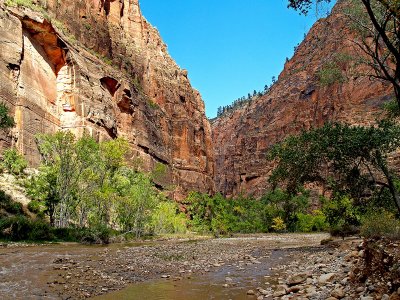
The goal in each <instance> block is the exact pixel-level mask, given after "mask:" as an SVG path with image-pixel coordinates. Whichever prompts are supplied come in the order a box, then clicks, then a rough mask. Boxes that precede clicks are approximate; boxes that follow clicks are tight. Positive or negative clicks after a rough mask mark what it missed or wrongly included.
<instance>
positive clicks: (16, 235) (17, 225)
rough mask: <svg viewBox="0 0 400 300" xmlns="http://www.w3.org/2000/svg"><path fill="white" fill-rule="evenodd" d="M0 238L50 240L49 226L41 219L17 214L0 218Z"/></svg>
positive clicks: (51, 237)
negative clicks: (32, 218)
mask: <svg viewBox="0 0 400 300" xmlns="http://www.w3.org/2000/svg"><path fill="white" fill-rule="evenodd" d="M0 238H5V239H10V240H13V241H19V240H51V239H53V238H54V236H53V234H52V232H51V228H50V226H49V225H48V224H47V223H45V222H44V221H42V220H31V219H29V218H28V217H26V216H23V215H17V216H12V217H6V218H2V219H0Z"/></svg>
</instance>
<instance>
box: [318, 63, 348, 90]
mask: <svg viewBox="0 0 400 300" xmlns="http://www.w3.org/2000/svg"><path fill="white" fill-rule="evenodd" d="M317 76H318V78H319V83H320V84H321V85H322V86H330V85H332V84H334V83H343V82H344V81H345V77H344V75H343V74H342V70H341V69H340V68H339V67H338V65H337V64H336V63H335V62H328V63H326V64H325V65H324V66H323V67H322V68H321V69H320V70H319V71H318V72H317Z"/></svg>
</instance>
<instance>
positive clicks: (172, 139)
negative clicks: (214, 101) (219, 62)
mask: <svg viewBox="0 0 400 300" xmlns="http://www.w3.org/2000/svg"><path fill="white" fill-rule="evenodd" d="M28 2H29V5H25V6H17V5H16V3H17V2H16V3H15V5H13V1H0V47H1V51H0V102H3V103H5V104H6V105H7V106H8V107H9V108H10V112H11V114H12V115H13V117H14V119H15V122H16V126H15V128H13V130H12V131H11V132H3V133H2V134H1V135H0V140H1V141H0V147H2V148H4V147H9V146H11V145H13V146H15V147H16V148H17V149H18V150H19V151H20V152H21V153H23V154H24V155H25V157H26V158H27V159H28V161H29V162H30V164H31V165H33V166H37V165H38V164H39V161H40V155H39V152H38V150H37V145H36V142H35V134H37V133H53V132H56V131H58V130H71V131H72V132H73V133H74V134H75V135H76V136H78V137H79V136H82V135H83V134H84V133H87V134H90V135H91V136H92V137H95V138H96V140H97V141H104V140H107V139H111V138H116V137H123V138H125V139H126V140H128V142H129V144H130V146H131V153H130V155H131V161H132V162H134V161H137V160H138V158H139V160H140V164H141V168H143V169H144V170H152V169H154V168H155V167H156V166H157V164H162V165H163V166H164V169H166V174H165V175H164V176H163V177H162V178H161V179H159V182H157V186H158V187H159V188H160V189H164V190H166V191H167V192H168V193H169V196H170V197H171V198H173V199H175V200H180V199H182V198H183V197H185V195H186V194H187V193H188V191H191V190H198V191H201V192H205V193H213V192H214V182H213V174H214V158H213V149H212V146H211V128H210V124H209V122H208V120H207V118H206V117H205V112H204V103H203V101H202V99H201V96H200V94H199V92H198V91H196V90H194V89H193V88H192V86H191V85H190V82H189V80H188V73H187V71H186V70H183V69H181V68H180V67H179V66H178V65H177V64H176V63H175V62H174V60H173V59H172V58H171V57H170V56H169V54H168V52H167V47H166V45H165V44H164V42H163V41H162V40H161V37H160V35H159V33H158V31H157V30H156V29H155V28H154V27H152V26H151V25H150V24H149V23H148V22H147V21H146V19H145V18H144V17H143V16H142V14H141V11H140V7H139V2H138V0H124V1H108V0H106V1H95V0H92V1H87V0H79V1H70V2H68V1H62V2H60V1H55V0H53V1H52V0H50V1H28ZM28 2H27V3H28ZM26 6H28V7H26Z"/></svg>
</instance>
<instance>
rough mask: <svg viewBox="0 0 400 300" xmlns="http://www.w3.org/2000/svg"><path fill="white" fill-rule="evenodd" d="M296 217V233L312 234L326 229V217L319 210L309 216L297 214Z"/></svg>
mask: <svg viewBox="0 0 400 300" xmlns="http://www.w3.org/2000/svg"><path fill="white" fill-rule="evenodd" d="M296 217H297V222H296V231H300V232H312V231H324V230H327V229H328V224H327V222H326V216H325V214H324V213H323V212H322V211H321V210H314V211H313V212H312V213H311V214H305V213H298V214H297V215H296Z"/></svg>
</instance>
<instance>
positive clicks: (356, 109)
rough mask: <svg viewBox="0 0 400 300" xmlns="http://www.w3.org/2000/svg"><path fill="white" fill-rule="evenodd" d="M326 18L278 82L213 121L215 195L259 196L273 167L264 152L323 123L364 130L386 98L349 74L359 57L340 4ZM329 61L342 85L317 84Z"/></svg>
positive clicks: (384, 88)
mask: <svg viewBox="0 0 400 300" xmlns="http://www.w3.org/2000/svg"><path fill="white" fill-rule="evenodd" d="M344 2H345V1H339V2H338V5H337V6H336V7H335V8H334V10H333V13H332V15H331V16H329V17H327V18H324V19H321V20H319V21H318V22H316V24H315V25H314V26H313V27H312V29H311V30H310V31H309V33H308V34H307V36H306V37H305V39H304V41H303V42H302V43H301V44H300V45H299V47H297V50H296V52H295V54H294V56H293V57H292V58H291V59H290V60H288V61H287V62H286V64H285V67H284V70H283V72H282V73H281V74H280V75H279V80H278V81H277V83H276V84H274V85H273V86H272V88H271V89H270V91H269V92H268V93H266V94H265V95H263V96H261V97H258V98H256V99H254V100H253V101H252V102H251V103H250V104H247V105H246V106H244V107H242V108H239V109H237V110H235V111H233V112H231V113H227V114H226V115H224V116H222V117H220V118H217V119H215V120H214V121H213V122H212V131H213V141H214V150H215V159H216V173H215V182H216V188H217V191H220V192H222V193H223V194H225V195H227V196H234V195H238V194H240V193H248V194H253V195H255V196H260V195H262V194H263V193H264V192H265V191H266V190H267V189H268V188H269V184H268V178H269V176H270V174H271V170H272V168H273V165H272V163H270V162H268V161H267V159H266V154H267V151H268V149H269V148H270V147H271V146H272V145H273V144H275V143H277V142H279V141H281V140H282V139H284V138H285V137H286V136H288V135H290V134H297V133H300V132H301V131H302V130H307V129H310V128H313V127H318V126H321V125H322V124H324V123H325V122H327V121H341V122H347V123H350V124H360V125H368V124H371V123H373V122H375V118H376V117H377V116H379V114H380V111H381V107H382V105H383V104H384V103H385V102H386V101H388V100H389V99H390V98H391V95H392V92H391V87H390V86H388V85H385V84H383V83H382V82H381V81H378V80H375V81H374V80H370V79H369V78H367V77H360V76H357V75H354V74H357V72H359V73H366V70H358V71H357V72H356V71H355V70H352V69H351V64H350V63H349V62H348V60H347V58H349V55H355V56H357V55H360V56H361V54H360V53H359V51H358V50H357V48H356V46H355V44H354V43H352V42H351V39H352V34H351V32H350V31H349V29H348V28H349V26H348V20H347V19H346V18H345V17H344V16H343V15H342V14H340V5H341V4H340V3H344ZM330 62H334V63H335V64H336V66H337V68H338V69H339V70H340V72H341V73H342V75H343V80H340V81H338V82H336V83H332V84H330V85H324V84H322V83H321V82H320V80H319V77H318V74H319V73H318V72H319V71H320V70H322V69H324V68H326V65H327V63H330Z"/></svg>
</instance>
